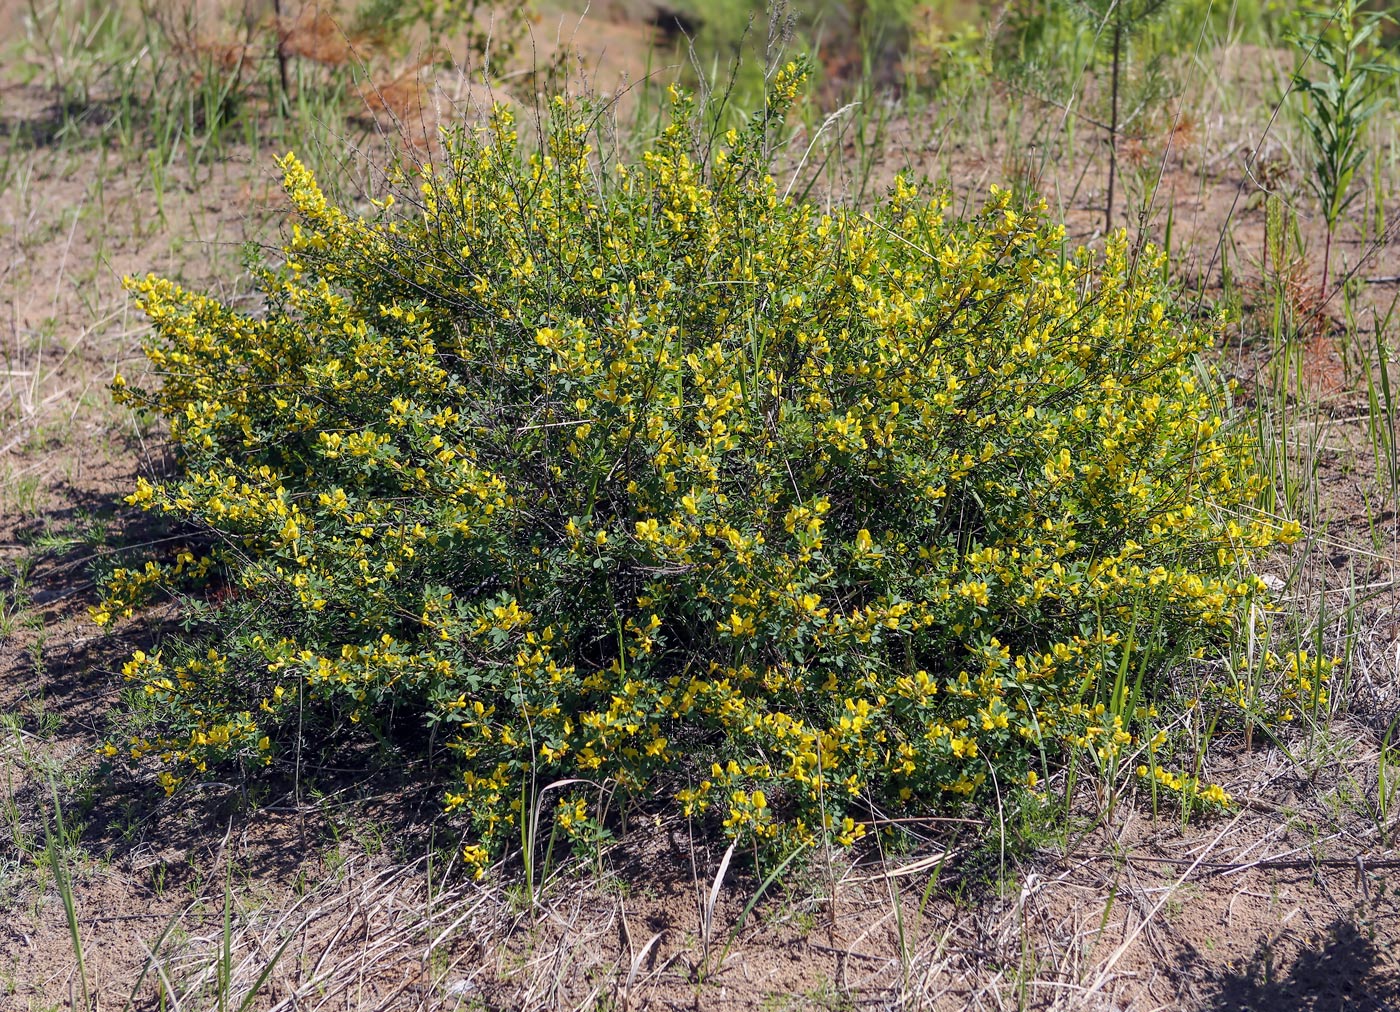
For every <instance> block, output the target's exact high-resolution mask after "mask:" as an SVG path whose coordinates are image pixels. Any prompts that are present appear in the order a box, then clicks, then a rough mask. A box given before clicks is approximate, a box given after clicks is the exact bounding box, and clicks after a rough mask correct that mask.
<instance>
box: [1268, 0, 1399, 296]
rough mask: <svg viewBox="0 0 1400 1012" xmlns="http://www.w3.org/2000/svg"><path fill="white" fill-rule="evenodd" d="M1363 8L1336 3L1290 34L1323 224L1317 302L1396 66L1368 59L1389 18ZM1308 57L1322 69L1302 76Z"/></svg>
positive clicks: (1350, 1) (1349, 0) (1357, 2)
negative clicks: (1384, 85)
mask: <svg viewBox="0 0 1400 1012" xmlns="http://www.w3.org/2000/svg"><path fill="white" fill-rule="evenodd" d="M1363 8H1364V0H1342V2H1341V3H1340V4H1339V5H1338V6H1337V7H1336V8H1334V9H1333V10H1332V11H1330V12H1318V13H1312V14H1309V15H1308V17H1310V18H1311V19H1312V20H1313V21H1314V23H1317V22H1320V23H1321V26H1320V27H1319V28H1318V29H1317V31H1315V32H1297V33H1294V34H1293V36H1292V38H1293V42H1294V45H1296V46H1297V47H1298V48H1299V49H1300V50H1301V51H1302V53H1303V58H1302V61H1301V62H1300V64H1299V66H1298V69H1297V71H1295V73H1294V77H1293V88H1294V89H1295V90H1296V91H1298V92H1301V93H1302V94H1303V95H1304V96H1305V98H1306V99H1307V102H1308V112H1307V115H1306V116H1305V117H1304V119H1303V128H1304V132H1305V133H1306V135H1307V138H1308V141H1309V144H1310V145H1311V147H1312V154H1313V163H1312V165H1311V166H1310V168H1311V172H1310V174H1309V175H1308V177H1307V180H1308V185H1309V187H1311V189H1312V191H1313V192H1314V193H1316V194H1317V198H1318V200H1319V201H1320V202H1321V204H1322V217H1323V220H1324V221H1325V222H1326V224H1327V238H1326V245H1325V246H1324V251H1323V255H1322V281H1321V285H1320V288H1321V290H1322V297H1323V298H1324V299H1326V297H1327V285H1328V280H1329V278H1330V276H1331V275H1330V272H1331V261H1332V237H1333V235H1334V234H1335V233H1336V230H1337V222H1338V221H1340V220H1341V217H1342V213H1343V212H1344V211H1345V210H1346V209H1347V208H1348V207H1350V206H1351V203H1352V201H1354V200H1355V199H1356V196H1357V194H1358V193H1360V192H1361V191H1359V190H1354V189H1352V181H1353V180H1354V178H1355V176H1356V171H1357V169H1359V168H1360V167H1361V163H1362V162H1363V161H1365V159H1366V151H1367V148H1366V123H1367V121H1368V120H1370V118H1371V117H1372V116H1374V115H1375V113H1376V110H1377V109H1379V108H1380V105H1381V96H1380V86H1381V79H1382V78H1383V77H1384V76H1385V75H1387V74H1390V73H1393V72H1394V70H1395V68H1394V67H1392V66H1389V65H1387V64H1384V63H1379V62H1377V61H1375V60H1373V59H1371V58H1370V53H1371V48H1372V45H1373V43H1374V42H1376V41H1378V39H1379V30H1380V26H1381V25H1382V23H1384V22H1385V21H1392V22H1393V21H1394V18H1392V17H1390V16H1389V15H1388V14H1384V13H1381V12H1378V11H1367V10H1364V9H1363ZM1310 62H1316V63H1318V64H1319V65H1320V66H1321V68H1322V71H1323V73H1322V75H1321V76H1320V77H1318V78H1317V79H1312V78H1308V77H1305V76H1304V71H1305V70H1306V69H1307V65H1308V64H1309V63H1310Z"/></svg>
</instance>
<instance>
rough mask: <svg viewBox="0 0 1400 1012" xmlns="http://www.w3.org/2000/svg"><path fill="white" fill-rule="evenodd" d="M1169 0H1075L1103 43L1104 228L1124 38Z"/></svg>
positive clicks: (1114, 164)
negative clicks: (1107, 63) (1107, 64)
mask: <svg viewBox="0 0 1400 1012" xmlns="http://www.w3.org/2000/svg"><path fill="white" fill-rule="evenodd" d="M1168 3H1169V0H1075V5H1076V6H1077V7H1079V8H1080V10H1081V11H1082V12H1084V13H1086V14H1087V15H1089V16H1090V17H1091V18H1092V19H1093V20H1094V23H1095V32H1096V38H1097V39H1098V40H1099V42H1100V43H1101V44H1104V45H1106V46H1107V50H1108V53H1109V55H1110V57H1111V59H1112V64H1111V69H1110V71H1109V114H1108V194H1107V196H1106V197H1105V198H1104V231H1106V232H1107V231H1111V230H1112V229H1113V203H1114V189H1115V185H1116V183H1117V177H1118V131H1119V128H1120V124H1119V102H1120V100H1121V98H1122V95H1123V87H1124V79H1125V74H1126V69H1127V68H1126V60H1127V49H1128V42H1129V41H1130V39H1131V38H1132V36H1134V35H1136V34H1138V33H1139V32H1141V31H1142V29H1143V28H1145V27H1146V26H1147V23H1148V21H1149V20H1150V19H1152V18H1153V17H1155V16H1156V15H1158V14H1160V13H1162V12H1163V11H1164V10H1165V9H1166V7H1167V5H1168Z"/></svg>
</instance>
